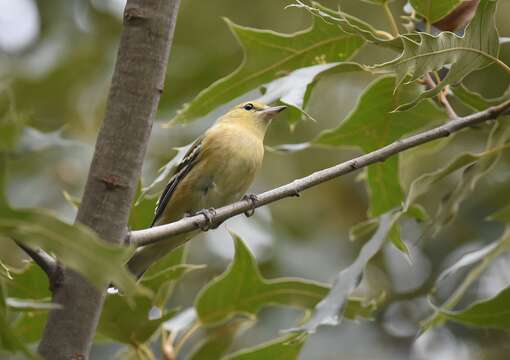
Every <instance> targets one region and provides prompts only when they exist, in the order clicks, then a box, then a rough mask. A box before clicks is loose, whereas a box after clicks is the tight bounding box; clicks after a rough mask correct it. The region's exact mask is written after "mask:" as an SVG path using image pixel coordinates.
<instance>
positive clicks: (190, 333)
mask: <svg viewBox="0 0 510 360" xmlns="http://www.w3.org/2000/svg"><path fill="white" fill-rule="evenodd" d="M200 325H201V323H200V321H195V323H194V324H193V325H192V326H191V327H190V328H189V329H188V331H186V332H185V333H184V334H183V335H182V336H181V337H180V339H179V340H177V341H176V342H175V345H174V351H175V354H176V356H177V355H178V354H179V351H180V350H181V348H182V346H183V345H184V343H186V341H188V340H189V338H191V337H192V336H193V334H195V332H196V331H197V330H198V329H200Z"/></svg>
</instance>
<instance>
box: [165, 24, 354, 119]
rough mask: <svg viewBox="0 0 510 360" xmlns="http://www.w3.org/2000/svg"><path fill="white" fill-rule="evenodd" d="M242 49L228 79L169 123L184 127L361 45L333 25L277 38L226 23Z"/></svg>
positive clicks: (271, 33)
mask: <svg viewBox="0 0 510 360" xmlns="http://www.w3.org/2000/svg"><path fill="white" fill-rule="evenodd" d="M227 24H228V25H229V27H230V29H231V31H232V32H233V33H234V35H235V36H236V38H237V40H238V41H239V43H240V44H241V46H242V47H243V51H244V59H243V62H242V63H241V65H240V66H239V67H238V68H237V69H236V70H235V71H234V72H233V73H232V74H230V75H228V76H226V77H224V78H223V79H220V80H218V81H216V82H215V83H214V84H212V85H211V86H209V87H208V88H207V89H205V90H203V91H202V92H201V93H200V94H198V96H197V97H196V98H195V99H194V100H193V101H192V102H191V103H189V104H186V105H185V106H184V108H182V109H181V110H180V111H179V112H178V113H177V115H176V116H175V118H174V119H173V120H172V123H186V122H189V121H192V120H194V119H196V118H198V117H200V116H204V115H206V114H207V113H209V112H210V111H212V110H213V109H215V108H216V107H218V106H219V105H222V104H224V103H226V102H228V101H231V100H233V99H235V98H237V97H239V96H241V95H243V94H245V93H247V92H248V91H250V90H253V89H255V88H257V87H258V86H261V85H263V84H266V83H268V82H270V81H271V80H274V79H276V78H278V77H280V76H282V75H285V74H288V73H289V72H291V71H293V70H296V69H299V68H302V67H306V66H310V65H315V64H324V63H332V62H338V61H342V60H346V59H348V58H349V57H351V56H352V55H353V54H354V53H355V51H356V50H357V49H359V47H360V46H361V45H362V44H363V40H362V39H361V38H360V37H358V36H356V35H352V34H347V33H345V32H343V31H342V30H340V29H339V28H338V27H337V26H335V25H330V24H326V23H324V22H323V21H314V22H313V25H312V27H310V28H309V29H307V30H304V31H300V32H297V33H294V34H290V35H287V34H279V33H276V32H274V31H269V30H257V29H252V28H247V27H243V26H239V25H236V24H234V23H232V22H231V21H229V20H227Z"/></svg>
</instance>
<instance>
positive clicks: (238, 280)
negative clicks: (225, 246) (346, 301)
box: [195, 234, 328, 324]
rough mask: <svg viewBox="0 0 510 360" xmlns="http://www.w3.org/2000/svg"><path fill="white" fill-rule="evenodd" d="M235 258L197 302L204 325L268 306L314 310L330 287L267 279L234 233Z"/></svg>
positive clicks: (301, 281) (293, 280)
mask: <svg viewBox="0 0 510 360" xmlns="http://www.w3.org/2000/svg"><path fill="white" fill-rule="evenodd" d="M232 237H233V239H234V243H235V257H234V260H233V262H232V264H231V265H230V266H229V268H228V269H227V270H226V271H225V273H223V274H222V275H220V276H219V277H217V278H215V279H213V280H212V281H211V282H210V283H209V284H207V285H206V286H205V288H203V289H202V291H201V292H200V293H199V295H198V296H197V298H196V300H195V308H196V310H197V314H198V317H199V319H200V321H201V322H202V323H203V324H214V323H219V322H223V321H226V320H228V319H230V318H231V317H233V316H234V315H236V314H244V315H247V316H248V317H254V316H255V315H256V314H257V312H258V311H259V309H260V308H262V307H263V306H265V305H271V304H272V305H285V306H293V307H300V308H304V309H312V308H313V307H314V306H315V304H317V303H318V302H319V301H320V300H321V298H322V297H323V296H324V295H326V293H327V291H328V287H327V286H325V285H322V284H319V283H317V282H313V281H307V280H304V279H287V278H281V279H275V280H266V279H264V278H263V277H262V276H261V275H260V272H259V270H258V268H257V264H256V262H255V259H254V258H253V255H252V254H251V253H250V251H249V250H248V248H247V247H246V245H244V243H243V241H242V240H241V238H239V236H237V235H235V234H232Z"/></svg>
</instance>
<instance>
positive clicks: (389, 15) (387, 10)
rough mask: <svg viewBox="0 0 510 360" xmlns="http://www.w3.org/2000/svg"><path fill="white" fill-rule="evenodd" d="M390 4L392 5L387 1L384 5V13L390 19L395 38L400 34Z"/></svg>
mask: <svg viewBox="0 0 510 360" xmlns="http://www.w3.org/2000/svg"><path fill="white" fill-rule="evenodd" d="M389 3H390V2H389V1H385V2H384V4H383V8H384V12H385V13H386V17H387V18H388V22H389V23H390V26H391V31H392V33H393V36H395V37H396V36H398V34H399V31H398V25H397V22H396V21H395V17H394V16H393V13H392V12H391V9H390V5H389Z"/></svg>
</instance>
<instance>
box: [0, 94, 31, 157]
mask: <svg viewBox="0 0 510 360" xmlns="http://www.w3.org/2000/svg"><path fill="white" fill-rule="evenodd" d="M2 97H4V98H5V100H6V101H5V102H6V103H7V105H6V109H5V112H2V110H3V109H2V108H1V107H0V151H8V150H12V149H14V148H15V147H16V144H17V143H18V139H19V137H20V136H21V133H22V131H23V126H24V123H25V122H26V119H25V118H24V117H23V116H22V115H20V114H19V113H18V112H17V111H16V108H15V106H14V95H13V94H12V92H11V91H10V90H5V89H2V88H0V105H3V104H2V102H3V101H2Z"/></svg>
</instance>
